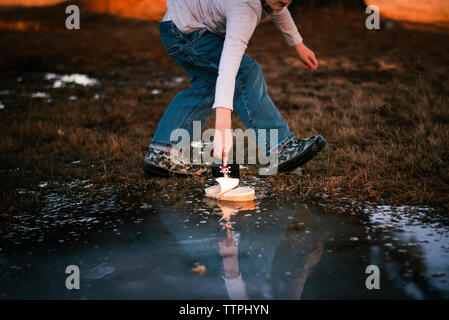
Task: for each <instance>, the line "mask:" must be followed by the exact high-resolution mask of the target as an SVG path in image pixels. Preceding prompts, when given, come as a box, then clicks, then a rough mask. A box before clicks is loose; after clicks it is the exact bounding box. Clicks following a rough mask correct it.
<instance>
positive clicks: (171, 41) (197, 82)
mask: <svg viewBox="0 0 449 320" xmlns="http://www.w3.org/2000/svg"><path fill="white" fill-rule="evenodd" d="M159 32H160V35H161V38H162V43H163V44H164V47H165V48H166V49H167V52H168V54H169V55H170V56H171V57H172V58H173V60H174V61H175V62H176V63H177V64H179V65H180V66H181V67H182V68H183V69H184V70H185V71H186V72H187V73H188V74H189V77H190V84H191V86H190V88H188V89H186V90H183V91H181V92H179V93H178V94H177V95H176V96H175V98H174V99H173V101H172V102H171V103H170V105H169V106H168V108H167V110H166V111H165V113H164V115H163V116H162V119H161V120H160V122H159V125H158V127H157V129H156V132H155V134H154V136H153V140H152V141H151V144H150V147H158V146H159V147H162V148H164V147H165V148H167V147H171V146H173V145H174V144H175V143H176V142H173V141H170V134H171V133H172V131H173V130H175V129H178V128H181V129H185V130H187V131H188V132H189V133H190V137H192V136H193V121H201V127H202V128H204V125H205V123H206V120H207V118H208V117H209V116H210V115H212V114H213V113H214V110H213V109H212V105H213V103H214V99H215V84H216V81H217V76H218V66H219V63H220V57H221V52H222V50H223V44H224V38H222V37H220V36H219V35H216V34H214V33H212V32H210V31H208V30H207V29H206V28H203V29H200V30H197V31H194V32H191V33H188V34H184V33H182V32H181V31H179V30H178V28H177V27H176V25H175V24H174V23H173V22H172V21H162V22H159ZM234 92H235V93H234V111H236V112H237V114H238V115H239V117H240V119H241V120H242V122H243V123H244V124H245V126H246V127H247V128H248V129H249V128H251V129H254V131H255V137H254V138H255V139H256V141H257V137H258V136H259V135H258V130H259V129H267V134H266V140H267V141H266V151H267V153H268V152H269V151H270V150H269V148H270V134H269V132H270V131H269V130H270V129H278V141H276V142H273V145H277V148H281V147H282V146H283V145H285V144H286V143H287V142H289V141H290V140H292V139H295V136H294V135H293V134H292V133H291V132H290V130H289V128H288V125H287V123H285V121H283V119H282V116H281V114H280V113H279V111H278V110H277V108H276V107H275V105H274V104H273V101H271V99H270V97H269V96H268V93H267V86H266V83H265V80H264V78H263V74H262V69H261V67H260V65H259V64H258V63H257V62H256V61H255V60H254V59H252V58H250V57H249V56H247V55H246V54H245V55H243V58H242V62H241V64H240V68H239V71H238V74H237V77H236V83H235V91H234ZM257 142H258V143H261V142H260V141H257Z"/></svg>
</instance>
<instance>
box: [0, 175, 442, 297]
mask: <svg viewBox="0 0 449 320" xmlns="http://www.w3.org/2000/svg"><path fill="white" fill-rule="evenodd" d="M184 182H185V180H184V179H182V178H171V179H168V180H166V181H165V182H164V185H165V187H166V189H165V190H161V191H160V194H159V196H157V197H155V196H154V194H151V196H148V197H143V198H141V199H140V200H139V199H135V198H133V197H132V195H130V197H129V198H127V199H120V198H118V197H116V196H114V195H113V194H111V195H110V196H109V197H107V198H100V199H96V200H94V201H86V199H87V197H88V195H89V189H90V188H92V184H91V183H90V181H89V180H74V181H72V182H70V183H60V182H45V181H43V182H42V183H41V188H42V189H45V188H48V187H49V185H52V188H51V191H49V192H48V193H47V194H46V196H45V198H46V201H45V206H44V207H43V209H42V212H41V214H40V215H38V216H36V214H26V213H24V214H22V215H20V216H17V217H15V218H17V220H18V221H19V222H17V223H14V224H13V225H12V226H11V228H7V229H2V230H1V231H0V243H1V245H0V248H1V249H0V297H1V298H2V299H10V298H18V299H22V298H32V299H45V298H56V299H390V298H399V299H407V298H412V299H433V298H437V299H440V298H445V299H447V298H449V282H448V280H449V272H448V271H449V233H448V231H449V227H448V226H444V224H443V223H441V222H442V220H441V219H440V217H439V215H438V213H437V212H435V211H433V210H432V209H431V208H426V207H406V206H401V207H391V206H375V205H369V204H366V205H365V206H363V209H357V210H355V209H354V208H353V207H352V206H351V204H350V202H349V203H348V205H347V206H346V207H340V208H339V209H338V210H337V209H336V208H332V207H330V206H329V205H328V204H326V203H305V202H301V201H299V200H294V199H290V198H288V197H286V196H280V197H279V196H277V197H276V196H275V195H274V194H271V193H270V191H269V190H270V185H269V184H267V183H265V182H264V181H263V180H261V179H259V178H244V179H243V181H242V184H247V185H251V186H253V187H255V188H256V200H255V201H254V202H249V203H229V202H218V201H215V200H211V199H207V198H205V197H204V195H203V192H204V188H203V186H204V184H203V181H198V183H196V184H194V185H193V186H192V187H191V188H187V189H186V188H185V184H184ZM213 183H214V182H213V179H212V178H207V179H206V180H205V185H206V186H209V185H211V184H213ZM58 185H59V186H60V187H61V188H62V187H63V186H65V187H70V188H73V192H72V193H71V194H70V196H68V195H67V194H66V193H64V195H60V194H58V192H57V190H58V189H57V186H58ZM104 188H105V189H107V186H105V187H104ZM54 190H56V191H54ZM170 190H171V191H172V192H173V193H174V194H176V195H175V196H174V197H172V196H171V194H170V192H169V193H167V192H166V191H170ZM19 192H22V193H26V192H31V191H29V190H26V189H22V190H20V191H19ZM105 192H106V191H105ZM69 265H76V266H78V267H79V270H80V290H67V289H66V286H65V282H66V278H67V277H68V276H69V275H68V274H66V273H65V270H66V267H67V266H69ZM369 265H375V266H377V267H378V268H379V272H380V274H379V275H380V277H379V279H380V282H379V286H380V289H372V290H368V289H367V287H366V284H365V282H366V279H367V277H368V276H369V275H370V274H371V273H370V274H367V273H366V268H367V267H368V266H369Z"/></svg>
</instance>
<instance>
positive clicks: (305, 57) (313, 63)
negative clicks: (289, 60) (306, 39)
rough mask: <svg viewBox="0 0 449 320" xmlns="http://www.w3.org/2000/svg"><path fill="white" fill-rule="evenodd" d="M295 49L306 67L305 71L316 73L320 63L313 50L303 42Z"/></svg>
mask: <svg viewBox="0 0 449 320" xmlns="http://www.w3.org/2000/svg"><path fill="white" fill-rule="evenodd" d="M295 49H296V52H297V53H298V55H299V57H300V58H301V60H302V62H303V63H304V65H303V66H302V67H303V68H304V69H309V70H311V71H315V70H316V69H317V68H318V61H317V59H316V58H315V54H314V53H313V51H312V50H310V49H309V48H307V47H306V45H305V44H304V43H303V42H301V43H299V44H297V45H296V47H295Z"/></svg>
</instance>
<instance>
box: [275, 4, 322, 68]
mask: <svg viewBox="0 0 449 320" xmlns="http://www.w3.org/2000/svg"><path fill="white" fill-rule="evenodd" d="M271 21H273V23H274V25H275V26H276V27H277V28H278V29H279V31H281V33H282V35H283V36H284V38H285V40H286V41H287V43H288V45H290V46H292V47H295V50H296V52H297V53H298V55H299V57H300V58H301V60H302V62H303V63H304V66H303V68H304V69H309V70H311V71H315V70H316V69H317V68H318V61H317V59H316V57H315V54H314V53H313V51H312V50H310V49H309V48H307V47H306V45H305V44H304V42H303V39H302V37H301V35H300V34H299V31H298V28H297V27H296V24H295V22H294V21H293V18H292V16H291V14H290V11H289V10H288V8H284V9H282V10H281V11H274V12H273V13H272V14H271Z"/></svg>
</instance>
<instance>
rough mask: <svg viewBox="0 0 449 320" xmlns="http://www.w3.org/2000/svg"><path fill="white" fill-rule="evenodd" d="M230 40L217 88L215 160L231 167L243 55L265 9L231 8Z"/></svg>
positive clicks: (252, 5)
mask: <svg viewBox="0 0 449 320" xmlns="http://www.w3.org/2000/svg"><path fill="white" fill-rule="evenodd" d="M229 10H230V11H229V14H228V15H227V22H226V38H225V41H224V45H223V51H222V53H221V58H220V65H219V67H218V77H217V83H216V88H215V102H214V105H213V107H212V108H214V109H215V112H216V118H215V130H216V134H215V136H214V157H215V158H218V159H223V164H226V163H227V156H228V153H229V150H230V149H231V147H232V134H231V132H230V129H231V112H232V110H233V101H234V89H235V80H236V77H237V73H238V70H239V68H240V63H241V61H242V57H243V54H244V53H245V50H246V48H247V46H248V42H249V40H250V38H251V36H252V35H253V33H254V30H255V29H256V26H257V24H258V23H259V21H260V17H261V12H262V11H261V10H262V9H261V7H260V6H256V4H255V3H252V2H244V1H242V2H240V1H237V2H236V4H235V5H234V6H233V7H231V8H229Z"/></svg>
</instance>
